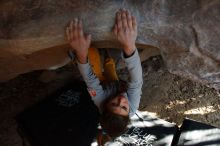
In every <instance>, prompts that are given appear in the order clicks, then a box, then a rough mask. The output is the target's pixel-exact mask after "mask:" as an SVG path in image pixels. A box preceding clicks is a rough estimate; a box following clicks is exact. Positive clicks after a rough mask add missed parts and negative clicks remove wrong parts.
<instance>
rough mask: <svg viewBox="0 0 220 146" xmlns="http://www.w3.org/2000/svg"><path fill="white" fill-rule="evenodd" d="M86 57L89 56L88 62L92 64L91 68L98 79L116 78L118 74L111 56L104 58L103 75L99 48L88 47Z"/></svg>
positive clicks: (110, 79) (108, 79) (111, 79)
mask: <svg viewBox="0 0 220 146" xmlns="http://www.w3.org/2000/svg"><path fill="white" fill-rule="evenodd" d="M88 57H89V62H90V64H91V66H92V70H93V72H94V73H95V74H96V76H97V77H98V78H99V80H100V81H104V80H105V81H115V80H118V76H117V73H116V70H115V62H114V60H113V58H110V57H108V58H106V59H105V62H104V75H103V72H102V63H101V57H100V54H99V50H98V49H97V48H89V52H88Z"/></svg>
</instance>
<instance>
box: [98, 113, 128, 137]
mask: <svg viewBox="0 0 220 146" xmlns="http://www.w3.org/2000/svg"><path fill="white" fill-rule="evenodd" d="M129 121H130V119H129V116H122V115H118V114H115V113H112V112H110V111H108V110H105V111H104V112H103V113H102V114H101V118H100V124H101V126H102V128H103V130H104V131H105V132H106V133H107V134H108V135H109V136H111V138H116V137H118V136H120V135H121V134H123V133H124V132H125V131H126V130H127V125H128V123H129Z"/></svg>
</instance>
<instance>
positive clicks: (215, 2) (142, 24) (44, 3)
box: [0, 0, 220, 89]
mask: <svg viewBox="0 0 220 146" xmlns="http://www.w3.org/2000/svg"><path fill="white" fill-rule="evenodd" d="M122 7H123V8H127V9H129V10H130V11H131V12H132V14H133V15H134V16H136V18H137V21H138V25H139V27H138V38H137V46H138V47H139V48H143V49H148V50H149V48H150V49H151V50H152V51H143V53H145V54H146V52H148V54H149V55H146V56H147V57H149V56H151V52H152V55H156V54H158V53H160V54H161V55H162V56H163V59H164V61H165V63H166V64H167V67H168V69H169V71H170V72H172V73H175V74H179V75H181V76H185V77H188V78H191V79H193V80H196V81H200V82H203V83H206V84H208V85H210V86H212V87H215V88H216V89H220V47H219V46H220V41H219V40H220V29H219V28H220V15H219V14H220V1H219V0H212V1H209V0H197V1H192V0H184V1H175V0H147V1H146V0H138V1H137V0H124V1H119V0H90V1H88V0H80V1H78V0H62V1H60V0H53V1H51V0H7V1H6V0H2V1H1V2H0V14H1V15H0V22H1V23H0V80H1V81H5V80H8V79H11V78H13V77H15V76H17V75H19V74H22V73H25V72H30V71H32V70H38V69H51V68H57V67H60V66H62V65H65V64H66V63H67V62H68V61H69V59H68V57H67V55H66V54H67V53H66V52H67V50H68V49H69V46H68V45H67V41H66V38H65V27H66V26H67V25H68V23H69V21H70V20H72V19H73V18H74V17H79V18H81V19H82V20H83V22H84V28H85V30H86V32H88V33H91V34H92V40H93V44H92V45H93V46H96V47H111V48H120V45H119V44H118V43H117V42H116V40H115V37H114V36H113V34H112V33H111V29H112V26H113V24H114V21H115V12H117V10H118V9H119V8H122ZM152 48H154V49H152ZM155 52H156V53H155ZM144 57H145V55H142V58H144ZM147 57H145V58H144V59H146V58H147Z"/></svg>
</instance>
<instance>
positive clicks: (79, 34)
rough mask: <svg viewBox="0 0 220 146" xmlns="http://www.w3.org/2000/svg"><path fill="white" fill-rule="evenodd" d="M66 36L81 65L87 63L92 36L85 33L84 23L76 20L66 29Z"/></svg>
mask: <svg viewBox="0 0 220 146" xmlns="http://www.w3.org/2000/svg"><path fill="white" fill-rule="evenodd" d="M66 35H67V40H68V42H69V44H70V45H71V47H72V49H73V51H74V52H75V54H76V57H77V60H78V61H79V62H80V63H83V64H85V63H87V57H88V49H89V47H90V43H91V35H87V34H85V33H84V32H83V27H82V21H81V20H79V19H78V18H75V19H74V20H73V21H71V22H70V25H69V26H68V27H67V28H66Z"/></svg>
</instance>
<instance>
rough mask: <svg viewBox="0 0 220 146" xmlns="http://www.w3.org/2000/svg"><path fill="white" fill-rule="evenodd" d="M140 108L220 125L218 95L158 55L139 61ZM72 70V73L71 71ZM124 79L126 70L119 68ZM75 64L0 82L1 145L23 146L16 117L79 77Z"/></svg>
mask: <svg viewBox="0 0 220 146" xmlns="http://www.w3.org/2000/svg"><path fill="white" fill-rule="evenodd" d="M142 66H143V76H144V85H143V90H142V91H143V94H142V99H141V103H140V109H139V110H141V111H148V112H149V113H150V114H152V115H155V116H157V117H159V118H162V119H165V120H167V121H169V122H174V123H176V124H177V125H181V123H182V121H183V119H184V118H185V117H188V118H191V119H194V120H197V121H201V122H203V123H207V124H210V125H213V126H216V127H220V114H219V113H220V94H219V92H218V91H216V90H214V89H212V88H208V87H206V86H204V85H201V84H199V83H195V82H192V81H190V80H188V79H185V78H182V77H179V76H176V75H173V74H170V73H169V72H168V71H167V69H166V67H165V65H164V63H163V61H162V59H161V57H160V56H156V57H152V58H150V59H149V60H147V61H145V62H143V63H142ZM73 72H74V73H73ZM118 74H119V76H120V78H122V79H125V77H126V76H127V71H126V70H125V69H122V70H119V73H118ZM78 77H79V73H78V71H77V69H76V67H75V66H74V65H71V64H69V65H66V66H65V67H63V68H61V69H58V70H56V71H35V72H31V73H27V74H24V75H21V76H19V77H17V78H15V79H13V80H11V81H9V82H7V83H1V84H0V146H22V140H21V138H20V136H19V135H18V134H17V132H16V127H17V125H16V121H15V118H14V117H15V116H16V115H17V114H18V113H20V112H21V111H23V110H24V109H26V108H28V107H31V106H32V105H33V104H35V103H37V102H39V101H40V100H42V99H43V98H44V97H45V96H46V95H48V94H50V93H52V92H54V91H55V90H57V89H58V88H60V87H61V86H63V85H64V84H66V83H67V82H71V81H72V80H73V79H74V78H78Z"/></svg>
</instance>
